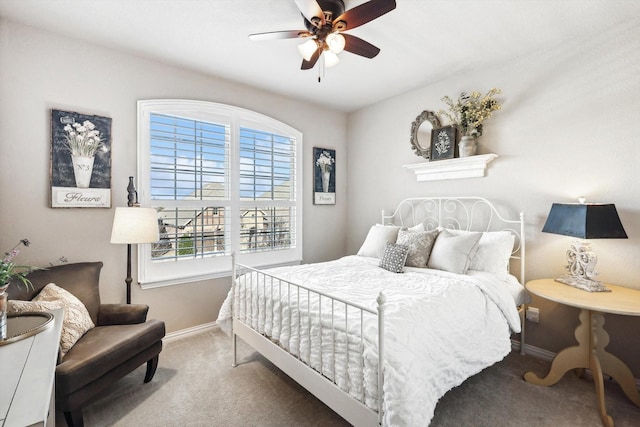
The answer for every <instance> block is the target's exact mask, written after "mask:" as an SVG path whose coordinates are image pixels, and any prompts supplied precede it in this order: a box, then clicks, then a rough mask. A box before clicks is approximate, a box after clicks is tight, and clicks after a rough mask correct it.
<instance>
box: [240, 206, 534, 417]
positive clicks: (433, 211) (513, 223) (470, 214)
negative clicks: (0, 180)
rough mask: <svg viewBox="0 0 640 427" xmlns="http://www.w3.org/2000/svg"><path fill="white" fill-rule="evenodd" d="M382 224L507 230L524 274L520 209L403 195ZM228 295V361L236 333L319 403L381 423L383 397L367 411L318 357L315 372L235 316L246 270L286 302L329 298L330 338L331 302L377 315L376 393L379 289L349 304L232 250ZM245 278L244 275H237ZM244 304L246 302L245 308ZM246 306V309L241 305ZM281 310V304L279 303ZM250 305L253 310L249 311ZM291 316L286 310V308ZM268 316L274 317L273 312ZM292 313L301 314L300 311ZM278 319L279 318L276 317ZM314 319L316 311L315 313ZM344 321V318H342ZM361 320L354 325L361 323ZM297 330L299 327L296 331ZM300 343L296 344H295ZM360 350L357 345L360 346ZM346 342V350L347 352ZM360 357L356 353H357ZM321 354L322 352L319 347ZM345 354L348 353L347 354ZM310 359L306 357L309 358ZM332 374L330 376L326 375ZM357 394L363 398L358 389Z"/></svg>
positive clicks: (381, 304) (381, 362)
mask: <svg viewBox="0 0 640 427" xmlns="http://www.w3.org/2000/svg"><path fill="white" fill-rule="evenodd" d="M382 223H383V224H391V223H392V224H395V225H401V226H414V225H417V224H419V223H422V224H424V226H425V229H427V230H432V229H435V228H437V227H443V228H448V229H457V230H465V231H498V230H506V231H510V232H511V233H513V234H514V235H515V237H516V244H515V245H514V250H513V253H512V256H511V258H512V259H513V260H516V261H518V262H519V264H520V268H519V270H520V271H519V280H520V282H521V283H524V277H525V233H524V214H523V213H522V212H521V213H520V218H519V220H508V219H505V218H504V217H503V216H502V215H500V213H499V212H498V210H497V209H496V207H495V206H494V204H493V203H491V202H490V201H488V200H487V199H484V198H481V197H456V198H452V197H432V198H410V199H405V200H403V201H402V202H400V204H399V205H398V207H397V208H396V210H395V211H394V212H393V213H392V214H391V215H385V212H384V211H382ZM232 263H233V266H232V293H231V294H232V295H233V298H234V301H233V304H232V306H233V309H232V310H233V319H232V351H233V366H234V367H235V366H237V354H236V342H237V338H238V337H240V338H242V340H244V341H245V342H246V343H247V344H249V345H250V346H251V347H253V348H254V349H255V350H256V351H258V352H259V353H261V354H262V355H263V356H265V357H266V358H267V359H268V360H270V361H271V362H272V363H273V364H274V365H276V366H277V367H278V368H280V369H281V370H282V371H283V372H285V373H286V374H287V375H289V376H290V377H291V378H292V379H293V380H295V381H296V382H297V383H299V384H300V385H302V386H303V387H305V388H306V389H307V390H308V391H309V392H311V393H312V394H314V395H315V396H316V397H317V398H318V399H320V400H321V401H322V402H324V403H325V404H326V405H327V406H329V407H330V408H331V409H333V410H334V411H335V412H337V413H338V414H339V415H340V416H342V417H343V418H344V419H345V420H347V421H348V422H349V423H351V424H352V425H355V426H360V425H362V426H371V425H381V424H382V416H383V411H382V403H383V399H381V398H378V399H377V410H372V409H370V408H369V407H367V406H366V405H365V404H364V403H362V402H361V401H360V400H358V399H355V398H353V397H352V396H351V395H350V394H349V390H347V391H343V390H342V389H341V388H340V387H339V386H338V385H337V384H336V382H335V375H332V374H331V372H324V371H323V368H322V366H323V365H322V360H321V362H320V372H319V371H318V370H316V369H315V368H313V367H311V366H310V365H309V364H307V363H306V362H305V361H304V360H303V359H302V358H301V357H300V351H298V353H297V356H294V355H293V354H291V353H289V352H287V351H286V350H284V349H283V348H282V347H281V346H279V345H278V344H276V343H274V342H273V341H272V340H271V339H270V338H269V337H267V336H264V335H262V334H261V333H260V332H258V331H256V330H254V329H253V328H252V327H251V326H250V322H248V323H247V322H246V315H245V316H243V317H242V318H240V317H238V316H237V315H236V312H238V311H239V310H236V303H238V300H237V299H236V297H235V296H236V295H237V293H238V289H241V287H242V286H245V287H246V286H247V283H246V274H247V273H252V274H254V275H261V276H262V283H263V284H264V283H266V281H269V282H270V286H271V292H273V289H274V285H275V286H277V287H278V289H279V292H282V291H283V289H284V290H285V292H287V295H288V301H291V298H292V295H293V297H294V298H297V299H298V304H299V301H300V295H301V293H302V294H306V295H307V299H309V295H311V294H313V295H315V296H317V297H318V299H319V300H320V306H321V305H322V301H323V298H324V299H326V300H328V301H330V304H331V329H332V330H331V333H332V337H334V336H335V331H334V330H333V328H334V307H335V305H336V304H338V305H340V306H344V308H345V313H346V312H348V311H349V310H357V311H358V312H359V313H360V316H361V319H362V318H363V317H364V316H377V324H378V340H377V346H378V372H377V383H378V396H380V395H381V393H382V390H383V383H384V375H383V367H384V303H385V297H384V295H383V294H382V293H381V294H380V295H379V296H378V298H377V299H376V301H377V309H376V310H372V309H371V308H368V307H364V306H361V305H358V304H353V303H350V302H348V301H345V300H343V299H341V298H336V297H333V296H331V295H328V294H325V293H323V292H319V291H316V290H313V289H309V288H308V287H305V286H302V285H298V284H295V283H292V282H289V281H287V280H283V279H281V278H279V277H277V276H274V275H272V274H269V273H266V272H263V271H260V270H257V269H255V268H252V267H249V266H245V265H242V264H239V263H237V262H236V257H235V254H234V255H233V256H232ZM243 278H245V279H243ZM248 306H250V307H248ZM244 308H245V313H246V312H247V311H249V312H250V315H257V316H268V313H261V312H260V310H267V308H266V305H265V306H264V307H261V306H260V304H257V305H256V307H255V308H254V304H246V303H245V307H244ZM247 309H248V310H247ZM280 309H281V306H280ZM254 310H257V312H256V313H254ZM289 313H290V314H289V316H291V311H290V312H289ZM271 316H272V317H271V318H272V319H274V315H273V313H271ZM298 316H301V314H300V310H299V311H298ZM307 316H308V317H307V324H308V325H309V326H308V327H309V331H308V333H310V330H311V326H310V325H311V323H310V322H311V320H310V319H311V317H310V313H308V314H307ZM280 318H281V319H282V317H280ZM318 318H320V316H318ZM520 320H521V325H522V326H521V329H522V332H521V335H520V351H521V353H523V354H524V335H525V334H524V309H523V307H521V308H520ZM318 322H319V325H318V326H319V328H320V339H321V342H322V324H321V323H320V321H318ZM344 322H345V325H346V324H347V322H348V320H347V319H346V316H345V319H344ZM301 323H302V322H301V319H300V318H298V328H300V324H301ZM362 323H363V322H362V321H361V322H360V324H361V325H362ZM298 332H299V333H300V331H298ZM359 339H360V342H361V343H363V342H364V334H363V331H362V330H361V331H360V335H359ZM299 345H300V344H299ZM360 347H361V349H363V345H361V346H360ZM333 351H334V353H333V356H334V357H333V372H335V363H336V358H335V344H334V349H333ZM348 351H349V350H348V346H347V352H348ZM360 356H361V354H360ZM320 357H321V358H322V352H320ZM347 359H348V354H347ZM309 360H310V357H309ZM332 377H333V378H332ZM362 393H363V395H362V399H361V400H363V401H364V390H363V392H362Z"/></svg>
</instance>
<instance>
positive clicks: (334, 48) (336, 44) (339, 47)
mask: <svg viewBox="0 0 640 427" xmlns="http://www.w3.org/2000/svg"><path fill="white" fill-rule="evenodd" d="M345 44H346V40H345V38H344V36H343V35H342V34H340V33H338V32H335V33H331V34H329V35H328V36H327V46H329V50H330V51H331V52H333V53H335V54H336V55H337V54H339V53H340V52H342V51H343V50H344V46H345Z"/></svg>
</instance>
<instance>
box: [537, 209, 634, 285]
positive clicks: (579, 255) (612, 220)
mask: <svg viewBox="0 0 640 427" xmlns="http://www.w3.org/2000/svg"><path fill="white" fill-rule="evenodd" d="M542 231H543V232H544V233H553V234H560V235H563V236H572V237H577V238H579V239H626V238H627V233H626V232H625V231H624V227H622V222H620V217H619V216H618V211H617V210H616V207H615V205H614V204H599V203H584V199H581V200H580V203H569V204H563V203H554V204H553V205H552V206H551V211H550V212H549V216H548V217H547V221H546V223H545V224H544V227H543V228H542ZM597 261H598V258H597V257H596V255H595V254H594V253H593V252H592V251H591V245H590V244H589V243H588V242H587V241H585V240H580V241H574V242H573V244H572V245H571V247H570V248H569V250H568V251H567V262H568V265H567V266H566V268H567V270H568V271H569V274H565V275H563V276H561V277H559V278H557V279H556V281H557V282H560V283H564V284H566V285H570V286H573V287H576V288H579V289H582V290H585V291H588V292H609V291H610V290H609V289H608V288H607V287H606V286H604V285H603V284H602V283H601V282H599V281H597V280H594V277H595V276H597V274H598V273H597V272H596V270H595V267H596V263H597Z"/></svg>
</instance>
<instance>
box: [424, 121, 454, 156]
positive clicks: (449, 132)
mask: <svg viewBox="0 0 640 427" xmlns="http://www.w3.org/2000/svg"><path fill="white" fill-rule="evenodd" d="M457 134H458V132H457V129H456V128H455V127H453V126H445V127H441V128H437V129H434V130H433V131H432V132H431V160H443V159H453V158H454V157H457V151H458V144H457V140H456V136H457Z"/></svg>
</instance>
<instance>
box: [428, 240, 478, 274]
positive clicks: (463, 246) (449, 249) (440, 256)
mask: <svg viewBox="0 0 640 427" xmlns="http://www.w3.org/2000/svg"><path fill="white" fill-rule="evenodd" d="M481 237H482V233H474V232H469V233H465V234H458V235H456V234H453V233H451V232H449V230H446V229H444V230H442V231H440V233H439V234H438V237H437V238H436V242H435V243H434V244H433V249H431V256H429V261H428V263H427V267H429V268H434V269H436V270H444V271H449V272H451V273H457V274H465V273H466V272H467V270H468V269H469V266H470V265H471V258H472V257H473V255H474V253H475V251H476V250H477V247H478V241H479V240H480V238H481Z"/></svg>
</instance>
